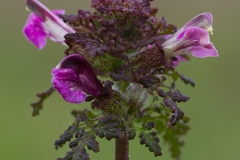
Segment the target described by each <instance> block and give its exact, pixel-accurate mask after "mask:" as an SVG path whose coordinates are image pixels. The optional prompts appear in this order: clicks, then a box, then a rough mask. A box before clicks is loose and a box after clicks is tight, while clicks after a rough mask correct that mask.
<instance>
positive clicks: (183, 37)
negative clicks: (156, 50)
mask: <svg viewBox="0 0 240 160" xmlns="http://www.w3.org/2000/svg"><path fill="white" fill-rule="evenodd" d="M212 30H213V29H212V15H211V14H210V13H208V12H205V13H202V14H199V15H197V16H196V17H194V18H193V19H191V20H190V21H189V22H188V23H186V24H185V25H184V26H183V27H182V28H180V29H179V30H178V31H177V32H176V33H174V34H173V35H172V36H171V37H169V38H168V39H167V40H166V41H165V42H164V43H163V44H162V47H163V50H164V51H165V57H166V58H170V57H174V56H179V55H183V54H186V53H188V52H191V53H192V55H193V56H194V57H198V58H204V57H217V56H218V51H217V50H216V48H215V47H214V46H213V44H212V43H211V42H210V38H209V33H208V31H210V32H211V33H212Z"/></svg>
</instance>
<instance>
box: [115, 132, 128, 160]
mask: <svg viewBox="0 0 240 160" xmlns="http://www.w3.org/2000/svg"><path fill="white" fill-rule="evenodd" d="M125 132H126V131H125ZM124 135H126V133H125V134H124ZM115 143H116V144H115V160H129V157H128V151H129V149H128V147H129V142H128V138H127V137H126V136H124V138H123V139H119V138H116V141H115Z"/></svg>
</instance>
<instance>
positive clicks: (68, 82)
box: [52, 54, 103, 103]
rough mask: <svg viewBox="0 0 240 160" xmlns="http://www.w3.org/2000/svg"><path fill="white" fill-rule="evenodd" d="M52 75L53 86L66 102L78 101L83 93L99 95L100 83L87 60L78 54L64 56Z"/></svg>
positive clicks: (101, 87)
mask: <svg viewBox="0 0 240 160" xmlns="http://www.w3.org/2000/svg"><path fill="white" fill-rule="evenodd" d="M52 76H53V78H52V83H53V84H54V88H55V89H56V90H57V91H58V92H59V93H60V94H61V95H62V97H63V98H64V99H65V100H66V101H68V102H72V103H77V102H78V103H80V100H81V97H83V96H82V95H83V94H84V95H86V94H87V95H93V96H95V97H100V96H101V93H102V90H103V86H102V84H101V83H100V81H99V80H98V79H97V77H96V75H95V73H94V71H93V69H92V67H91V65H90V64H89V63H88V61H87V60H86V59H84V58H83V57H82V56H81V55H79V54H72V55H70V56H67V57H65V58H64V59H63V60H62V61H61V62H60V63H59V64H58V65H57V67H56V68H54V69H53V70H52ZM74 96H76V98H74ZM84 97H85V98H86V96H84Z"/></svg>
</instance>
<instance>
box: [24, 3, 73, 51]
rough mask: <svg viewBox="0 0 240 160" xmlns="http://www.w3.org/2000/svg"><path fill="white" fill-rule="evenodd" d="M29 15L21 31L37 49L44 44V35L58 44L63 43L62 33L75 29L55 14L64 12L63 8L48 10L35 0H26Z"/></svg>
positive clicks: (71, 31)
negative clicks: (29, 11)
mask: <svg viewBox="0 0 240 160" xmlns="http://www.w3.org/2000/svg"><path fill="white" fill-rule="evenodd" d="M26 3H27V6H28V8H29V9H30V10H31V11H32V12H33V13H31V14H30V15H29V17H28V19H27V21H26V24H25V26H24V27H23V33H24V35H25V37H26V38H27V39H28V40H29V41H30V42H31V43H33V44H34V45H35V46H36V47H37V48H38V49H39V50H40V49H42V48H43V47H44V46H45V45H46V37H48V38H50V39H51V40H52V41H54V42H58V43H60V44H65V43H64V40H65V39H64V35H66V34H68V33H74V32H75V31H74V30H73V29H72V28H71V27H69V26H68V25H67V24H65V23H64V22H63V21H62V20H61V19H60V18H59V17H58V16H57V15H56V14H64V10H53V11H50V10H49V9H48V8H47V7H46V6H44V5H43V4H42V3H40V2H39V1H37V0H27V1H26Z"/></svg>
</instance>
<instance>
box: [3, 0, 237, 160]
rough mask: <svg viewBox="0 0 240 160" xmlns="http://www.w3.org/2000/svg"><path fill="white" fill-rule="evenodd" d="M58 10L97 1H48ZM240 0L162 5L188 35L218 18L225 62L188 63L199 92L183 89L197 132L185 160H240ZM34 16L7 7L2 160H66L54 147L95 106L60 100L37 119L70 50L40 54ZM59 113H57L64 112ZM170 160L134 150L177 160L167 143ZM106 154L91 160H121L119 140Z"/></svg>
mask: <svg viewBox="0 0 240 160" xmlns="http://www.w3.org/2000/svg"><path fill="white" fill-rule="evenodd" d="M41 2H43V3H44V4H45V5H47V6H48V7H49V8H50V9H65V10H66V13H67V14H69V13H73V14H76V13H77V10H78V9H79V8H83V9H89V6H90V0H68V1H58V0H52V1H48V0H41ZM239 5H240V1H239V0H228V1H223V0H218V1H217V0H201V1H198V0H178V1H173V0H165V1H163V0H155V2H154V3H152V6H157V7H159V13H158V17H159V18H161V17H162V16H164V17H165V18H166V20H167V22H168V23H173V24H175V25H177V26H178V28H180V27H181V26H182V25H184V24H185V23H186V22H187V21H188V20H190V19H191V18H193V17H194V16H196V15H197V14H199V13H202V12H205V11H208V12H211V13H212V14H213V17H214V24H213V28H214V34H213V35H212V36H211V41H212V42H213V43H214V45H215V47H216V48H217V50H218V51H219V55H220V56H219V57H218V58H206V59H197V58H193V57H192V59H191V61H190V62H189V63H181V64H180V66H179V67H178V71H179V72H181V73H182V74H184V75H186V76H188V77H191V78H192V79H193V80H194V81H195V83H196V87H195V88H192V87H190V86H185V85H182V84H181V83H178V84H179V85H178V87H179V89H180V90H181V91H182V92H183V93H185V94H186V95H189V96H190V97H191V99H190V101H189V102H187V103H183V104H181V105H180V107H181V108H182V110H183V111H184V112H185V114H186V115H189V116H190V117H191V121H190V125H191V130H190V132H189V134H188V135H187V136H185V137H184V139H185V140H186V145H185V147H184V148H183V150H182V151H183V152H182V159H183V160H193V159H194V160H226V159H228V160H238V159H240V151H239V144H240V125H239V124H240V117H239V113H240V105H239V100H240V98H239V95H240V93H239V89H240V86H239V77H240V73H239V68H240V64H239V62H238V61H239V59H240V54H239V51H238V50H239V47H240V45H239V39H238V38H239V37H240V31H239V30H238V29H239V28H238V27H239V26H240V17H239V13H240V10H239ZM28 15H29V12H27V11H26V10H25V1H24V0H21V1H5V2H3V1H2V2H1V5H0V16H1V19H0V20H1V21H0V24H1V25H0V35H1V39H0V46H1V54H0V65H1V66H0V74H1V82H0V85H1V87H0V88H1V92H0V108H1V110H0V126H1V130H0V143H1V145H0V159H1V160H14V159H17V160H30V159H31V160H53V159H56V158H57V157H63V156H64V155H65V153H66V152H67V151H68V148H67V147H64V148H61V149H59V150H58V151H56V150H55V149H54V145H53V143H54V141H55V140H56V139H57V138H58V137H59V136H60V134H62V133H63V131H64V130H65V129H66V128H67V127H68V126H69V125H70V124H71V123H72V122H73V117H72V116H71V115H70V111H71V110H72V109H73V108H79V109H83V108H84V107H86V106H87V105H88V104H81V105H72V104H68V103H66V102H65V101H64V100H62V98H61V97H60V95H58V94H57V93H55V94H54V95H52V96H51V98H49V99H48V100H47V101H46V102H45V105H44V110H43V111H42V112H41V113H40V116H37V117H32V116H31V112H32V108H31V107H30V103H31V102H35V101H37V98H36V97H35V94H36V93H38V92H42V91H45V90H46V89H48V88H49V87H50V86H51V83H50V81H51V75H50V72H51V69H52V68H53V67H55V66H56V65H57V63H58V62H59V61H60V60H61V58H62V57H63V56H64V55H63V52H64V50H65V48H64V47H63V46H61V45H59V44H56V43H54V42H51V41H48V44H47V46H46V47H45V48H44V49H43V50H41V51H38V50H37V48H35V47H34V46H33V45H31V44H30V43H29V42H28V41H27V40H26V39H25V37H24V36H23V34H22V27H23V25H24V24H25V21H26V19H27V17H28ZM56 111H57V112H56ZM161 146H162V148H163V156H162V157H158V158H155V157H154V156H153V154H152V153H150V152H149V151H148V150H147V148H145V147H144V146H141V145H140V144H139V139H138V138H135V140H134V141H131V143H130V156H131V158H130V159H131V160H139V159H141V160H146V159H151V160H154V159H163V160H171V158H170V154H169V152H168V146H166V145H165V144H163V142H161ZM100 147H101V148H100V149H101V152H100V153H97V154H95V153H93V152H91V151H89V153H90V154H91V157H92V160H106V159H107V160H109V159H110V160H113V159H114V141H106V140H100Z"/></svg>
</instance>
